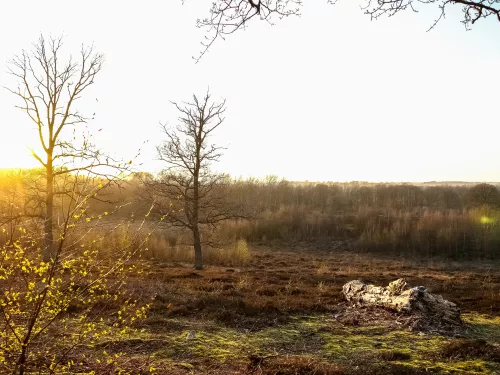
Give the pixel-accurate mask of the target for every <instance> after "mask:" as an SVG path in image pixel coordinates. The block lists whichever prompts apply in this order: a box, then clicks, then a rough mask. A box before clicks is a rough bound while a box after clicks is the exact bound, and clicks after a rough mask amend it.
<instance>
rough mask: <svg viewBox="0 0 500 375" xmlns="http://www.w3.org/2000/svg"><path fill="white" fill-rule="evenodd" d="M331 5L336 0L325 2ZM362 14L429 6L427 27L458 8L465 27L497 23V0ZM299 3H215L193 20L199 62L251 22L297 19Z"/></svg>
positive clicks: (426, 0)
mask: <svg viewBox="0 0 500 375" xmlns="http://www.w3.org/2000/svg"><path fill="white" fill-rule="evenodd" d="M327 1H328V3H330V4H335V3H336V2H337V0H327ZM365 1H366V2H365V6H362V9H363V10H364V12H365V13H366V14H368V15H370V16H371V18H372V19H377V18H379V17H381V16H389V17H390V16H393V15H395V14H396V13H399V12H401V11H405V10H409V9H411V10H413V11H415V12H416V11H417V7H418V6H421V5H432V6H435V7H437V8H438V9H439V11H440V13H439V16H438V18H437V20H436V21H435V22H434V23H433V24H432V26H431V28H432V27H433V26H435V24H436V23H437V22H438V21H439V20H441V18H443V17H444V16H445V15H446V10H447V9H448V7H449V6H453V5H454V6H461V7H462V10H463V13H464V18H463V20H462V22H463V24H464V25H465V27H466V28H469V27H470V26H471V25H473V24H474V23H475V22H476V21H478V20H479V19H482V18H488V17H493V18H495V19H497V20H498V21H499V22H500V0H365ZM302 4H303V1H302V0H215V1H214V2H213V3H212V6H211V8H210V10H209V16H208V17H206V18H203V19H198V20H197V26H198V27H200V28H204V29H206V30H207V36H206V39H205V41H204V42H202V46H203V48H202V52H201V54H200V55H199V56H198V58H197V59H196V60H197V61H199V59H200V58H201V57H202V56H203V55H204V54H205V53H206V52H207V50H208V49H209V48H210V46H211V45H212V44H213V43H214V42H215V41H216V40H217V39H224V38H225V37H226V36H227V35H229V34H232V33H234V32H235V31H237V30H239V29H242V28H245V27H246V26H247V24H248V22H249V21H251V20H252V19H255V18H257V19H261V20H263V21H266V22H269V23H271V24H272V23H273V22H274V21H275V20H280V19H282V18H284V17H288V16H299V15H300V8H301V6H302Z"/></svg>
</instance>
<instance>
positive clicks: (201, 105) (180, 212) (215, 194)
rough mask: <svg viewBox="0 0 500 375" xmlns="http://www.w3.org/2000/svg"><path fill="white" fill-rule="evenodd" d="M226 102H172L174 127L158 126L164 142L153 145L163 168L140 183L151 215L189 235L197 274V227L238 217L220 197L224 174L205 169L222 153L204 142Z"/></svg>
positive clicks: (205, 99) (199, 252) (199, 260)
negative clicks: (150, 203)
mask: <svg viewBox="0 0 500 375" xmlns="http://www.w3.org/2000/svg"><path fill="white" fill-rule="evenodd" d="M225 103H226V101H225V100H223V101H221V102H212V101H211V99H210V94H209V93H208V92H207V94H206V95H205V96H204V97H203V98H202V99H201V100H200V99H199V98H198V97H197V96H196V95H193V100H192V101H191V102H189V103H183V104H182V105H180V104H178V103H173V104H174V105H175V107H176V108H177V110H178V111H179V112H180V117H179V119H178V121H179V124H178V125H177V126H176V127H175V129H169V128H168V127H167V126H165V125H163V126H162V128H163V131H164V133H165V136H166V140H165V141H164V142H163V143H162V144H161V145H159V146H158V147H157V153H158V158H159V159H160V160H162V161H164V162H165V163H166V165H167V168H166V169H165V170H164V171H163V172H162V173H161V174H160V175H159V176H158V177H157V178H153V179H148V180H146V181H145V192H146V196H147V197H148V199H149V200H151V201H153V202H154V208H153V212H154V213H156V214H157V215H159V216H161V217H165V220H166V221H167V222H168V223H170V224H171V225H173V226H177V227H182V228H186V229H188V230H190V231H191V232H192V235H193V245H194V254H195V265H194V266H195V268H196V269H199V270H201V269H203V259H202V243H203V242H202V238H201V237H202V236H201V233H202V228H210V229H215V228H216V227H217V225H218V224H219V223H221V222H222V221H224V220H228V219H231V218H236V217H241V216H243V215H242V214H241V212H239V210H238V208H237V207H236V206H235V205H231V204H230V203H228V200H227V199H226V197H225V196H224V188H225V186H226V185H227V184H228V181H229V179H228V176H227V175H225V174H218V173H214V172H212V171H211V169H210V168H211V166H212V164H213V163H215V162H217V161H218V160H219V158H220V157H221V155H222V152H223V150H224V148H223V147H220V146H217V145H214V144H211V143H209V140H210V137H211V135H212V133H213V132H214V131H215V130H216V129H217V128H218V127H219V126H220V125H221V124H222V123H223V121H224V117H223V115H224V112H225V110H226V107H225Z"/></svg>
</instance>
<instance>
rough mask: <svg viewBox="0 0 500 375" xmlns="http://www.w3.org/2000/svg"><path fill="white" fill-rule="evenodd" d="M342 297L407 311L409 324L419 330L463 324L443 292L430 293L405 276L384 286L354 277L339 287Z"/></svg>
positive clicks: (366, 303)
mask: <svg viewBox="0 0 500 375" xmlns="http://www.w3.org/2000/svg"><path fill="white" fill-rule="evenodd" d="M342 291H343V293H344V296H345V298H346V299H347V300H348V301H350V302H354V303H355V304H357V305H360V306H379V307H384V308H386V309H389V310H392V311H396V312H400V313H402V314H405V315H410V316H411V317H412V319H410V320H409V322H410V321H411V323H410V326H411V328H413V329H419V330H431V331H432V330H437V331H441V330H443V329H444V330H447V329H448V328H453V327H457V326H461V325H462V319H461V317H460V309H459V307H458V306H457V305H456V304H454V303H453V302H450V301H447V300H445V299H444V298H443V297H442V296H440V295H437V294H432V293H430V292H429V291H428V290H427V289H426V288H425V287H423V286H417V287H411V286H409V285H408V283H407V282H406V281H405V280H404V279H398V280H395V281H393V282H391V283H390V284H389V285H388V286H387V287H380V286H375V285H371V284H366V283H364V282H363V281H360V280H353V281H350V282H348V283H347V284H345V285H344V286H343V288H342Z"/></svg>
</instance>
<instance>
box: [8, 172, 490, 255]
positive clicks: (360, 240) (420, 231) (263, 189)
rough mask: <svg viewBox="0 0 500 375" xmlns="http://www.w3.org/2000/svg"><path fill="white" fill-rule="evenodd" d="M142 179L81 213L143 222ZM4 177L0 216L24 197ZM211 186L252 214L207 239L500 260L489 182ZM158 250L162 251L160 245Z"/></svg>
mask: <svg viewBox="0 0 500 375" xmlns="http://www.w3.org/2000/svg"><path fill="white" fill-rule="evenodd" d="M145 176H146V175H145V174H143V173H140V174H136V175H133V176H131V178H129V179H128V180H127V181H126V182H124V183H123V184H121V185H119V186H118V185H113V186H112V187H111V188H110V189H108V190H107V191H105V194H101V195H100V199H99V200H91V201H90V202H89V207H88V208H87V213H88V214H89V215H99V214H101V213H102V212H115V214H114V215H110V216H109V219H115V220H116V219H117V218H121V219H130V218H131V217H136V218H139V219H142V218H144V215H145V214H146V213H147V212H148V210H149V205H150V203H151V202H148V201H144V200H142V199H141V191H142V189H143V185H142V181H143V179H144V177H145ZM6 177H7V176H6V175H5V174H4V176H3V178H2V179H0V190H1V191H0V198H1V201H2V202H1V205H0V206H1V207H0V208H1V209H2V210H3V212H1V213H0V214H1V215H3V214H5V210H8V209H10V210H12V207H13V206H15V207H21V206H22V202H20V201H18V202H17V203H16V204H15V205H12V204H10V203H12V202H9V199H12V197H14V196H17V197H18V198H22V197H25V194H20V193H19V192H20V191H22V188H21V186H22V180H21V179H19V178H10V179H6ZM11 177H12V176H11ZM8 181H10V182H11V183H8ZM95 183H96V184H97V183H101V182H99V181H97V180H96V182H95ZM218 189H224V194H223V195H224V197H225V199H227V200H228V201H231V202H238V205H239V206H240V207H243V206H245V207H246V212H251V213H252V215H251V218H249V219H235V220H231V221H226V222H224V223H223V224H222V225H221V226H220V227H219V228H218V229H217V232H216V233H214V234H213V237H214V238H217V239H218V240H220V241H227V242H231V241H233V242H234V241H237V240H239V239H244V240H246V241H248V242H250V243H252V242H254V243H256V242H258V243H264V244H266V243H270V242H295V241H313V242H314V241H319V242H322V243H323V244H328V243H332V244H334V243H338V241H339V240H341V241H346V242H347V243H348V244H349V247H350V248H351V249H352V250H353V251H366V252H377V253H381V254H390V255H394V256H404V257H442V258H453V259H495V258H500V192H499V190H498V186H495V185H492V184H486V183H482V184H470V185H465V184H462V185H426V184H422V185H413V184H378V183H377V184H375V183H363V182H350V183H307V182H306V183H296V182H289V181H286V180H280V179H278V178H277V177H275V176H268V177H266V178H265V179H260V180H259V179H247V180H242V179H239V180H229V181H228V183H226V184H224V185H222V186H220V187H218ZM14 191H15V192H16V194H17V195H16V194H14V193H13V192H14ZM103 197H104V199H103ZM23 199H25V198H23ZM60 203H61V204H60V205H59V206H60V207H61V208H62V207H63V206H64V205H63V204H62V203H63V202H62V201H61V202H60ZM149 219H150V220H155V218H154V217H151V218H149ZM158 237H159V238H164V239H168V241H160V242H161V243H164V242H165V244H166V243H167V242H169V243H171V244H172V243H176V242H177V243H183V241H188V242H189V236H186V234H185V233H183V232H182V231H179V230H178V229H173V228H168V227H165V226H164V227H163V229H162V231H161V233H159V234H158ZM176 238H177V239H176ZM212 242H213V241H212ZM165 246H167V245H165ZM157 247H158V249H156V251H157V252H158V251H159V252H161V251H162V249H161V247H162V246H157ZM170 247H172V246H170ZM170 251H171V249H170Z"/></svg>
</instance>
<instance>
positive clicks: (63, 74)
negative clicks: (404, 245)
mask: <svg viewBox="0 0 500 375" xmlns="http://www.w3.org/2000/svg"><path fill="white" fill-rule="evenodd" d="M62 47H63V40H62V38H50V39H49V40H46V39H45V38H44V37H43V36H40V38H39V39H38V41H37V42H36V43H34V44H33V49H32V50H31V51H25V50H23V51H22V52H21V54H20V55H17V56H15V57H14V58H13V59H12V60H11V61H10V63H9V65H8V66H9V72H10V73H11V74H12V75H13V76H14V77H15V78H16V80H17V82H18V84H17V87H16V88H7V90H9V91H10V92H11V93H13V94H14V95H15V96H17V97H18V98H19V99H20V101H21V104H20V105H18V106H16V107H17V108H19V109H21V110H22V111H23V112H25V113H26V115H27V116H28V118H29V119H30V120H31V121H32V123H34V124H35V129H36V131H37V133H38V137H39V141H40V144H39V146H40V149H41V151H40V152H41V154H38V153H36V152H35V151H32V154H33V157H34V158H35V159H36V160H38V162H39V163H40V164H41V166H42V170H43V171H44V172H45V173H44V174H45V176H44V178H43V179H39V178H37V179H33V180H32V181H31V190H32V194H31V195H30V196H31V198H30V199H28V204H26V207H25V209H24V210H23V211H22V212H19V213H18V215H17V217H36V218H40V219H42V220H43V222H44V230H43V231H44V250H43V258H44V260H45V261H49V260H51V259H53V258H54V254H55V248H54V198H55V197H57V196H61V197H62V196H66V197H69V199H70V200H71V201H74V198H75V194H76V195H78V194H80V195H81V194H84V192H83V191H81V190H80V188H79V187H84V186H89V184H88V183H87V182H85V183H80V182H78V183H76V184H75V182H77V181H79V180H78V179H79V178H80V179H81V178H83V177H87V178H88V177H93V178H99V179H104V180H105V181H108V182H109V181H111V180H113V178H114V177H113V174H112V173H110V168H111V169H115V168H122V167H123V165H121V164H119V163H118V162H117V161H116V160H114V159H112V158H110V157H109V156H106V155H104V154H103V153H102V152H101V151H100V150H98V149H97V148H96V147H95V145H94V144H92V142H91V136H90V134H88V133H86V134H85V133H84V134H83V136H79V137H77V133H76V129H77V128H81V127H82V126H84V125H85V124H86V123H87V122H88V121H89V118H88V117H85V116H84V115H82V114H81V113H80V112H79V111H78V110H77V109H75V106H76V104H77V102H78V101H79V99H80V98H81V97H82V94H83V92H84V91H86V90H87V89H88V88H89V87H90V86H91V85H93V84H94V81H95V78H96V76H97V75H98V74H99V72H100V71H101V69H102V64H103V60H104V58H103V55H101V54H99V53H95V51H94V48H93V47H83V46H82V48H81V50H80V54H79V56H78V58H77V59H73V57H72V56H71V55H70V56H64V55H63V53H62ZM82 130H83V129H82ZM76 175H79V177H76ZM75 178H76V180H75ZM100 184H101V183H100ZM10 219H14V218H10Z"/></svg>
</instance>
